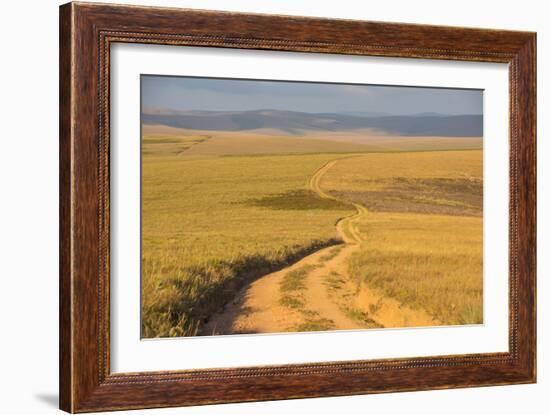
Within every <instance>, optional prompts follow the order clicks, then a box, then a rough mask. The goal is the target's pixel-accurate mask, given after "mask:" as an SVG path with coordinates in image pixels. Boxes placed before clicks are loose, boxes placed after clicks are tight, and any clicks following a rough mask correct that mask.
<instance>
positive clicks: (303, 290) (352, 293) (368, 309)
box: [199, 160, 439, 335]
mask: <svg viewBox="0 0 550 415" xmlns="http://www.w3.org/2000/svg"><path fill="white" fill-rule="evenodd" d="M338 161H339V160H332V161H329V162H328V163H326V164H325V165H323V166H322V167H321V168H319V169H318V170H317V171H316V172H315V173H314V174H313V175H312V176H311V178H310V179H309V180H308V182H307V187H308V188H309V189H310V190H312V191H313V192H315V193H316V194H317V195H318V196H319V197H322V198H324V199H332V200H338V201H340V202H343V203H347V204H349V205H352V206H353V207H354V208H355V210H356V212H355V213H353V214H352V215H350V216H347V217H344V218H342V219H340V220H339V221H338V222H337V224H336V230H337V232H338V234H339V236H340V237H341V238H342V240H343V241H344V243H343V244H342V245H338V246H336V247H329V248H324V249H322V250H320V251H317V252H315V253H313V254H311V255H309V256H307V257H305V258H303V259H301V260H300V261H298V262H297V263H295V264H293V265H291V266H289V267H287V268H285V269H283V270H281V271H277V272H274V273H271V274H268V275H266V276H264V277H262V278H260V279H258V280H256V281H255V282H253V283H252V284H250V285H248V286H246V287H244V288H243V289H242V290H241V291H240V292H238V293H237V295H236V296H235V298H234V299H233V301H232V302H230V303H229V304H227V305H226V306H225V308H224V309H223V310H221V311H220V312H218V313H217V314H215V315H214V316H212V317H211V318H210V319H209V321H208V322H207V323H206V324H205V325H203V327H202V329H201V330H200V332H199V334H200V335H210V334H234V333H273V332H288V331H296V330H298V331H304V330H345V329H347V330H350V329H362V328H374V327H410V326H428V325H430V326H431V325H438V324H439V322H437V321H436V320H435V319H433V318H432V317H431V316H430V315H428V314H427V313H426V312H424V311H422V310H413V309H410V308H408V307H405V306H403V305H402V304H400V303H399V302H398V301H396V300H394V299H391V298H388V297H382V296H381V295H379V294H378V293H377V292H376V291H374V290H372V289H371V288H369V287H367V286H366V285H365V284H361V285H358V284H357V283H355V282H353V281H352V280H351V278H350V277H349V275H348V271H347V261H348V259H349V257H350V256H351V255H352V254H353V253H354V252H356V251H358V250H359V249H361V243H362V242H363V241H364V240H365V235H362V234H361V231H360V229H359V228H358V224H359V222H360V221H361V219H362V218H363V217H364V216H365V215H368V214H369V213H368V211H367V209H366V208H365V207H364V206H362V205H359V204H356V203H350V202H348V201H344V200H339V199H337V198H335V197H333V196H332V195H330V194H328V193H326V192H325V191H324V190H323V189H322V187H321V182H322V179H323V176H324V175H325V174H326V173H327V171H329V170H330V169H331V168H332V167H333V166H334V165H335V164H336V163H337V162H338ZM293 274H294V275H300V278H299V280H300V283H299V284H298V287H297V288H296V289H291V290H288V289H285V284H284V282H285V279H288V278H290V277H291V276H292V275H293Z"/></svg>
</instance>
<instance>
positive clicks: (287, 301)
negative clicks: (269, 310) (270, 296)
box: [279, 294, 304, 310]
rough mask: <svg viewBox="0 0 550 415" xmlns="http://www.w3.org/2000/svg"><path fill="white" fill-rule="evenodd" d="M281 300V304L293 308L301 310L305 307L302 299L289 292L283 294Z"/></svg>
mask: <svg viewBox="0 0 550 415" xmlns="http://www.w3.org/2000/svg"><path fill="white" fill-rule="evenodd" d="M279 302H280V303H281V305H283V306H285V307H288V308H292V309H294V310H299V309H302V308H303V307H304V303H303V301H302V300H300V299H298V298H296V297H295V296H291V295H288V294H285V295H283V296H282V297H281V299H280V300H279Z"/></svg>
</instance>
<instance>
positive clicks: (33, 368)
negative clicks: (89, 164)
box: [0, 0, 550, 415]
mask: <svg viewBox="0 0 550 415" xmlns="http://www.w3.org/2000/svg"><path fill="white" fill-rule="evenodd" d="M133 3H140V4H150V5H172V6H182V7H194V8H210V9H220V10H233V11H250V12H263V13H278V14H294V15H312V16H326V17H341V18H355V19H365V20H366V19H369V20H381V21H396V22H411V23H430V24H445V25H456V26H473V27H491V28H502V29H517V30H533V31H537V32H538V51H539V52H538V68H539V71H538V80H539V86H538V113H539V119H538V136H539V144H538V146H539V157H538V165H539V166H538V183H539V205H538V211H539V216H538V232H539V238H538V244H539V245H538V246H539V258H538V269H539V271H538V273H539V283H538V298H539V309H538V312H539V332H538V342H539V344H538V347H539V359H538V362H539V363H538V370H539V376H538V378H539V383H538V384H536V385H522V386H505V387H491V388H475V389H462V390H447V391H429V392H414V393H399V394H386V395H370V396H357V397H346V398H321V399H308V400H297V401H278V402H269V403H250V404H234V405H218V406H206V407H197V408H184V409H181V408H179V409H166V410H155V411H141V412H133V413H136V414H138V413H158V414H176V413H177V414H183V415H186V414H239V415H241V414H242V415H246V414H258V413H262V414H280V413H321V414H322V413H334V412H343V411H345V412H346V413H349V414H364V413H365V412H374V413H376V412H378V413H387V414H393V413H400V412H403V413H407V414H416V413H419V414H423V415H425V414H441V413H445V414H461V415H463V414H464V413H465V412H473V413H488V412H490V413H499V414H517V413H524V412H527V413H534V414H542V413H547V411H548V406H549V405H550V399H549V397H548V390H550V358H549V356H550V355H549V353H550V351H549V350H550V343H549V341H548V329H545V330H543V326H548V325H549V321H550V316H549V312H550V307H549V305H548V302H544V301H541V300H542V298H544V296H546V297H547V296H548V294H547V291H548V286H549V283H548V281H547V280H546V281H545V279H544V277H545V274H548V272H549V271H550V268H549V266H550V265H549V261H548V259H547V256H546V257H545V256H544V253H545V252H548V250H549V249H550V244H549V242H548V241H549V238H550V227H549V224H548V215H547V214H546V215H545V214H544V212H548V211H550V203H549V201H550V194H549V192H550V191H549V190H548V189H546V191H545V192H543V188H542V184H543V183H545V182H546V181H548V180H550V166H549V161H550V160H548V157H550V156H549V154H550V145H549V144H548V141H547V140H545V137H548V134H549V133H550V131H549V124H548V120H547V118H544V117H543V116H542V115H543V114H547V113H548V109H547V105H545V102H548V100H549V99H550V93H549V92H550V91H549V90H548V85H547V84H545V83H543V82H542V81H543V79H544V78H545V75H544V71H543V70H544V69H545V68H546V67H547V66H548V64H549V63H550V60H549V59H550V58H549V56H550V55H549V54H550V48H549V47H548V41H547V39H548V37H549V36H550V27H549V26H548V24H547V21H548V19H549V18H550V13H548V11H547V10H545V9H544V7H545V3H546V2H542V1H535V0H532V1H531V0H524V1H522V2H521V4H518V2H517V1H514V2H512V1H487V2H480V1H479V0H474V1H469V0H463V1H460V2H441V1H420V0H415V1H407V0H402V1H385V2H358V1H356V0H339V1H319V0H318V1H305V0H303V1H299V0H262V1H261V2H260V1H255V2H252V1H246V0H232V1H231V2H227V1H223V0H219V1H215V0H211V1H209V0H202V1H199V0H195V1H164V2H161V1H138V0H134V1H133ZM58 4H59V2H58V1H50V0H36V1H31V0H27V1H21V2H5V4H3V7H2V17H3V19H2V25H1V26H0V30H1V31H2V33H1V34H2V37H1V39H2V52H3V53H2V64H1V65H0V71H1V74H2V76H1V77H0V80H1V82H2V88H1V94H0V103H1V105H2V110H1V112H0V114H2V115H1V117H2V127H3V129H2V135H1V137H2V150H1V151H0V178H1V179H0V180H1V190H2V199H1V203H0V211H1V212H0V252H1V256H0V258H1V260H2V267H1V268H0V269H1V274H0V275H1V277H2V280H1V281H2V283H3V285H2V289H1V290H0V316H1V317H0V318H1V326H0V327H1V333H2V339H1V342H0V351H1V353H0V356H1V357H0V359H1V361H0V368H1V369H2V372H1V374H0V382H1V383H2V385H1V387H2V389H1V390H2V399H1V400H0V411H1V412H4V413H9V414H26V413H32V414H43V413H46V414H47V413H56V409H55V408H56V406H57V333H58V332H57V304H58V300H57V292H58V284H57V270H58V267H57V256H58V250H57V244H58V223H57V216H58V213H57V209H58V203H57V199H58V185H57V177H58V155H57V154H58V144H57V132H58V129H57V123H58V112H57V103H58V99H57V88H58V77H57V74H58V66H57V47H58V33H57V16H58V11H57V6H58ZM548 76H549V74H547V75H546V78H548ZM6 127H7V129H6ZM545 198H546V199H548V200H544V199H545Z"/></svg>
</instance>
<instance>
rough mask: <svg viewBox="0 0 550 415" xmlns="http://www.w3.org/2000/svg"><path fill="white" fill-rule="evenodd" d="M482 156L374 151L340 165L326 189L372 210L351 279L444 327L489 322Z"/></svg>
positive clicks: (352, 261)
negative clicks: (420, 311) (485, 288)
mask: <svg viewBox="0 0 550 415" xmlns="http://www.w3.org/2000/svg"><path fill="white" fill-rule="evenodd" d="M482 170H483V163H482V152H481V151H480V150H476V151H462V152H461V151H453V152H433V153H413V152H411V153H400V154H369V155H364V156H360V157H355V158H350V159H348V160H346V162H345V163H343V162H339V163H336V164H335V166H334V168H333V169H331V170H330V171H329V172H327V174H326V175H325V177H324V181H323V183H322V185H323V187H324V188H325V189H329V190H328V192H329V193H331V194H335V195H337V196H338V197H347V198H348V199H349V200H354V201H356V202H358V203H363V204H364V205H365V206H366V207H367V208H368V209H369V215H365V216H364V217H363V219H362V221H361V222H360V223H359V224H358V226H359V229H360V233H361V234H363V235H367V238H365V240H364V242H363V243H362V244H361V249H360V251H358V252H356V253H354V254H353V255H352V256H351V258H350V261H349V271H350V275H351V276H352V277H353V278H355V279H356V280H357V281H358V283H366V284H368V285H369V286H371V287H373V288H376V289H378V290H380V291H381V292H382V293H383V294H384V295H386V296H388V297H393V298H396V299H397V300H399V301H400V302H402V303H403V304H406V305H408V306H411V307H415V308H423V309H425V310H426V311H428V312H429V313H430V314H431V315H433V316H436V317H437V318H438V319H439V320H440V321H441V322H442V323H444V324H476V323H481V322H482V320H483V300H482V298H483V277H482V275H483V221H482V217H481V216H482V203H483V182H482Z"/></svg>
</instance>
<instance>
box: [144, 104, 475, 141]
mask: <svg viewBox="0 0 550 415" xmlns="http://www.w3.org/2000/svg"><path fill="white" fill-rule="evenodd" d="M142 123H143V124H144V125H163V126H167V127H175V128H185V129H190V130H204V131H255V130H262V129H269V130H271V131H273V130H277V131H279V132H280V134H284V135H304V134H312V133H321V132H330V131H334V132H353V131H355V130H364V129H371V130H375V131H379V132H380V133H382V134H389V135H397V136H412V137H415V136H438V137H481V136H482V135H483V116H482V115H475V114H465V115H443V114H432V113H428V114H418V115H378V114H372V115H371V114H366V115H362V116H361V115H351V114H349V113H348V114H345V113H319V114H312V113H305V112H295V111H281V110H254V111H185V112H183V111H170V110H161V109H156V108H155V109H144V110H143V112H142Z"/></svg>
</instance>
